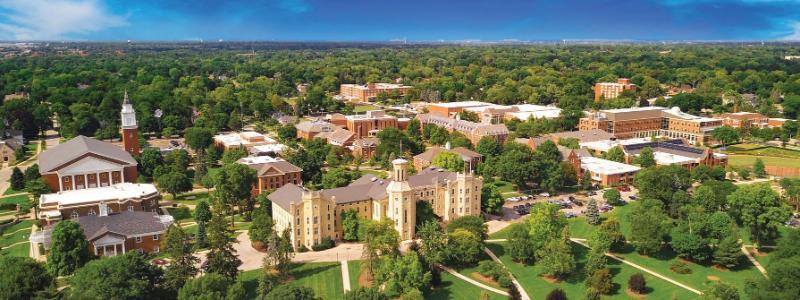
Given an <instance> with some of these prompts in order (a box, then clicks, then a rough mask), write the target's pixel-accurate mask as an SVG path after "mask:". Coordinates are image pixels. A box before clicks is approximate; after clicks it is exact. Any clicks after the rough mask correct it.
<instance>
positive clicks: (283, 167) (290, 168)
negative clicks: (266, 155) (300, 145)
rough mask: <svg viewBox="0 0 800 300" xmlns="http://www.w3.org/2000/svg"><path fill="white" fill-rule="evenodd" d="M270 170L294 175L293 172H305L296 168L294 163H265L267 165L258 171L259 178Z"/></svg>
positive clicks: (282, 161)
mask: <svg viewBox="0 0 800 300" xmlns="http://www.w3.org/2000/svg"><path fill="white" fill-rule="evenodd" d="M270 168H275V169H277V170H278V171H281V172H283V173H292V172H302V171H303V169H301V168H300V167H298V166H295V165H293V164H292V163H290V162H288V161H285V160H281V161H276V162H269V163H265V164H263V165H261V168H260V169H259V170H258V176H261V175H264V173H265V172H267V171H268V170H269V169H270Z"/></svg>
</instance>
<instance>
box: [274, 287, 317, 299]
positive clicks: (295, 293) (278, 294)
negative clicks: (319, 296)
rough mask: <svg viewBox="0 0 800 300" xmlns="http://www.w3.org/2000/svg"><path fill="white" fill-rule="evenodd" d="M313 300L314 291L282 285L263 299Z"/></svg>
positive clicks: (307, 288)
mask: <svg viewBox="0 0 800 300" xmlns="http://www.w3.org/2000/svg"><path fill="white" fill-rule="evenodd" d="M289 299H291V300H314V299H316V297H315V296H314V290H312V289H311V288H309V287H303V286H295V285H291V284H282V285H279V286H277V287H275V289H273V290H272V291H271V292H269V294H267V295H266V296H265V297H264V300H289Z"/></svg>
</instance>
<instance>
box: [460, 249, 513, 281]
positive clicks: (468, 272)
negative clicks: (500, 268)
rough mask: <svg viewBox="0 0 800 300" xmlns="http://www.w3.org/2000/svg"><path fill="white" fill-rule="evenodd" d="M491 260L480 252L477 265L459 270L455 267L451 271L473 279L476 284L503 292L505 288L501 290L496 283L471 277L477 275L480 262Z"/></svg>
mask: <svg viewBox="0 0 800 300" xmlns="http://www.w3.org/2000/svg"><path fill="white" fill-rule="evenodd" d="M491 260H492V258H491V257H489V255H487V254H486V253H484V252H481V256H480V258H479V259H478V263H476V264H475V265H472V266H466V267H461V268H455V267H453V269H455V270H456V271H457V272H458V273H461V275H464V276H467V277H469V278H472V279H473V280H475V281H478V282H480V283H483V284H485V285H488V286H491V287H493V288H497V289H501V290H505V288H502V287H500V285H499V284H497V282H494V281H486V280H483V279H480V278H478V277H475V276H473V275H472V274H473V273H479V272H478V269H479V268H478V264H480V262H482V261H491ZM451 267H452V266H451Z"/></svg>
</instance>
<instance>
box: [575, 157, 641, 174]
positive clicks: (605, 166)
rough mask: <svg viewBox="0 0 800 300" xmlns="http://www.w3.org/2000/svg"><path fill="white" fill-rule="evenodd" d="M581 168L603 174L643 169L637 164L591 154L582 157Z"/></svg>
mask: <svg viewBox="0 0 800 300" xmlns="http://www.w3.org/2000/svg"><path fill="white" fill-rule="evenodd" d="M581 168H582V169H586V170H589V171H591V172H592V173H597V174H603V175H615V174H625V173H633V172H637V171H639V170H641V168H639V167H637V166H632V165H629V164H623V163H619V162H615V161H611V160H607V159H602V158H597V157H591V156H589V157H581Z"/></svg>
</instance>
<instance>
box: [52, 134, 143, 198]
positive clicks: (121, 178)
mask: <svg viewBox="0 0 800 300" xmlns="http://www.w3.org/2000/svg"><path fill="white" fill-rule="evenodd" d="M136 165H137V162H136V160H135V159H134V158H133V156H131V154H130V153H128V152H125V150H123V149H122V148H119V147H117V146H114V145H113V144H111V143H108V142H103V141H98V140H95V139H93V138H90V137H85V136H82V135H81V136H78V137H75V138H73V139H71V140H69V141H67V142H66V143H63V144H59V145H57V146H55V147H53V148H50V149H47V150H46V151H44V152H42V153H41V154H40V155H39V173H40V174H41V175H42V179H43V180H44V182H45V183H46V184H47V186H49V187H50V190H52V191H53V192H59V191H70V190H79V189H87V188H95V187H104V186H109V185H113V184H118V183H121V182H136V178H137V176H138V173H137V170H136Z"/></svg>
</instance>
